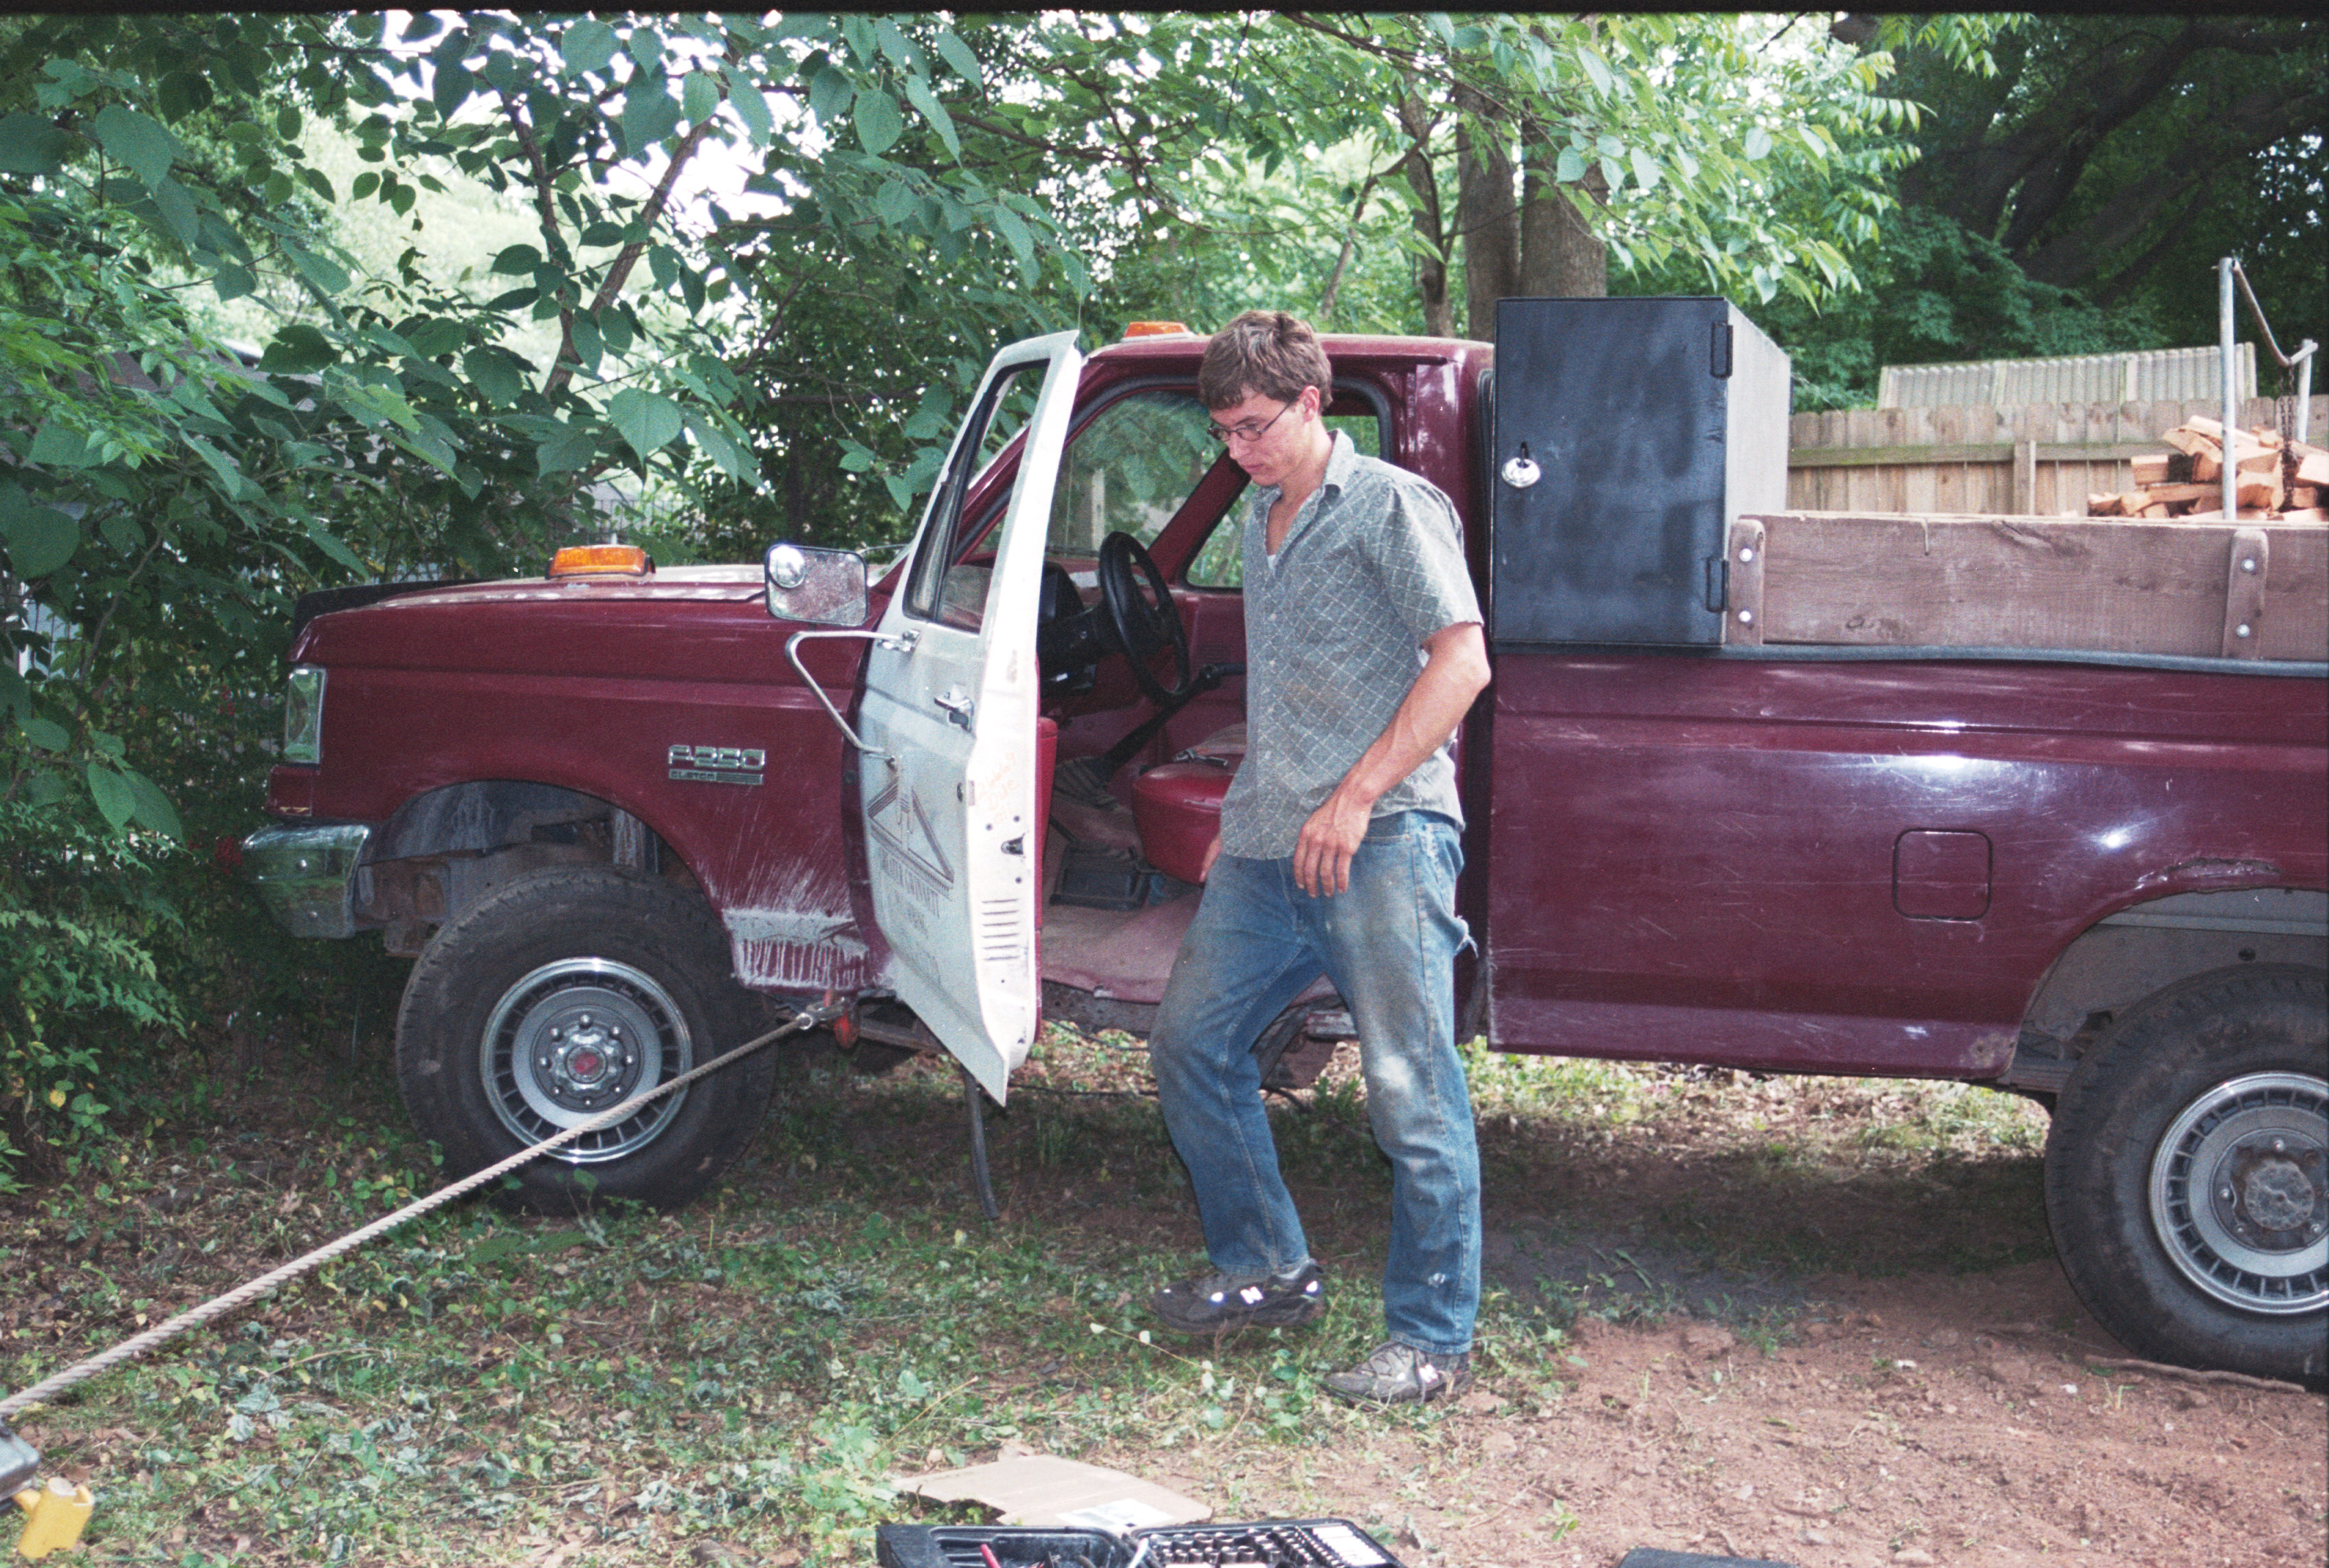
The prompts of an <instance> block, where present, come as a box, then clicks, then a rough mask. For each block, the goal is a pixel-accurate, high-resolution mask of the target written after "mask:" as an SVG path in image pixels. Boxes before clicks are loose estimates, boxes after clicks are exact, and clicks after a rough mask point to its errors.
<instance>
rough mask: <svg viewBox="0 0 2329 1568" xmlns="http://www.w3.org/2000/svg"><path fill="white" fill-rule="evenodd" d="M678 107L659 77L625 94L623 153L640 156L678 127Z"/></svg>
mask: <svg viewBox="0 0 2329 1568" xmlns="http://www.w3.org/2000/svg"><path fill="white" fill-rule="evenodd" d="M679 119H680V109H679V105H678V104H676V103H674V101H672V96H671V93H670V92H669V90H666V89H665V86H664V83H663V80H662V79H661V78H660V77H658V78H655V79H653V80H649V81H647V82H646V83H645V84H644V85H641V86H637V87H634V88H633V89H632V90H630V91H629V92H627V93H625V94H624V95H623V117H622V122H621V123H622V131H623V150H624V151H625V152H626V153H627V154H629V156H632V157H635V158H636V157H638V156H641V155H642V154H644V153H645V152H646V150H647V149H648V148H649V147H652V146H656V145H658V144H659V143H661V142H662V140H663V139H664V138H665V137H667V136H669V135H671V134H672V132H674V131H675V130H677V129H678V128H679Z"/></svg>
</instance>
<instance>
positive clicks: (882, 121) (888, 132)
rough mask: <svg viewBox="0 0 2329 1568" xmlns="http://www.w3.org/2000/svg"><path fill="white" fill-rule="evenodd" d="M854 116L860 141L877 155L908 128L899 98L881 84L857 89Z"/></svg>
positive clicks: (896, 143)
mask: <svg viewBox="0 0 2329 1568" xmlns="http://www.w3.org/2000/svg"><path fill="white" fill-rule="evenodd" d="M854 119H855V124H856V127H857V139H858V141H859V142H860V143H861V144H863V146H864V148H865V150H866V151H867V152H869V153H872V155H873V156H876V157H879V156H882V154H883V153H886V152H888V151H889V150H890V149H891V147H893V146H897V145H898V137H900V136H901V135H903V134H904V132H905V128H906V121H905V118H904V117H903V116H902V115H900V113H899V112H898V104H897V100H896V99H892V98H891V96H890V95H889V94H888V93H886V92H883V91H882V90H880V89H878V88H863V89H860V90H858V92H857V95H856V112H855V116H854Z"/></svg>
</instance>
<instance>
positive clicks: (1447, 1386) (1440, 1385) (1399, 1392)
mask: <svg viewBox="0 0 2329 1568" xmlns="http://www.w3.org/2000/svg"><path fill="white" fill-rule="evenodd" d="M1325 1384H1326V1392H1327V1393H1331V1394H1333V1395H1334V1397H1335V1398H1337V1399H1347V1400H1350V1401H1352V1402H1353V1403H1358V1404H1421V1403H1425V1402H1426V1401H1428V1400H1434V1399H1453V1398H1455V1397H1456V1396H1457V1394H1459V1393H1463V1392H1464V1391H1465V1390H1466V1389H1467V1388H1469V1387H1471V1386H1472V1358H1471V1356H1469V1355H1432V1354H1430V1353H1429V1351H1423V1350H1417V1349H1415V1348H1413V1347H1412V1346H1406V1345H1401V1344H1400V1342H1399V1341H1397V1340H1396V1339H1394V1340H1391V1342H1389V1343H1388V1344H1385V1345H1381V1346H1377V1347H1376V1349H1375V1352H1374V1354H1373V1355H1370V1356H1368V1357H1367V1358H1366V1359H1365V1360H1364V1361H1362V1362H1360V1363H1359V1364H1358V1365H1356V1366H1353V1368H1351V1370H1350V1371H1348V1372H1335V1373H1330V1374H1327V1376H1326V1379H1325Z"/></svg>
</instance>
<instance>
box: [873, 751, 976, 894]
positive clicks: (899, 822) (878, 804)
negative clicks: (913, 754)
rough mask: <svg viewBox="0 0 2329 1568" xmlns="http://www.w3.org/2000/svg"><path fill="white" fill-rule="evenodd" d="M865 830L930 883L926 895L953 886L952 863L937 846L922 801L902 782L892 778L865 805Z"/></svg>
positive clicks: (935, 837)
mask: <svg viewBox="0 0 2329 1568" xmlns="http://www.w3.org/2000/svg"><path fill="white" fill-rule="evenodd" d="M865 827H866V831H867V832H869V833H871V834H872V836H874V837H875V838H877V839H879V840H881V841H882V844H883V845H886V846H888V847H889V848H890V849H891V850H893V851H894V852H896V855H897V856H898V859H899V861H900V863H902V864H903V865H904V866H905V867H906V868H907V869H909V870H910V871H911V872H912V873H914V874H917V875H918V876H919V879H920V880H922V881H923V882H925V883H928V884H929V885H928V888H927V891H928V892H929V893H933V894H935V893H944V892H946V891H947V890H948V889H949V888H951V887H953V886H954V863H953V862H951V861H949V860H948V859H947V856H946V851H945V850H943V849H941V848H939V847H938V830H937V829H936V828H934V827H931V826H930V814H929V812H928V811H926V810H924V809H923V808H922V798H921V797H920V796H919V795H918V794H916V793H915V792H914V791H913V790H911V789H907V788H906V786H905V783H904V781H903V780H901V779H898V778H896V777H895V776H892V778H891V780H890V782H889V783H888V784H886V785H884V786H883V787H882V789H881V791H880V792H879V793H877V794H876V795H875V796H874V797H873V798H872V799H871V800H869V801H867V802H866V803H865Z"/></svg>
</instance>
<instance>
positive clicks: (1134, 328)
mask: <svg viewBox="0 0 2329 1568" xmlns="http://www.w3.org/2000/svg"><path fill="white" fill-rule="evenodd" d="M1176 334H1177V335H1180V336H1183V337H1186V336H1188V335H1189V329H1188V328H1187V327H1185V326H1182V325H1181V324H1180V323H1179V322H1177V321H1136V322H1134V323H1133V324H1132V325H1131V326H1127V327H1126V328H1125V329H1124V335H1125V337H1126V338H1127V340H1129V339H1132V338H1136V337H1171V336H1174V335H1176Z"/></svg>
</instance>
